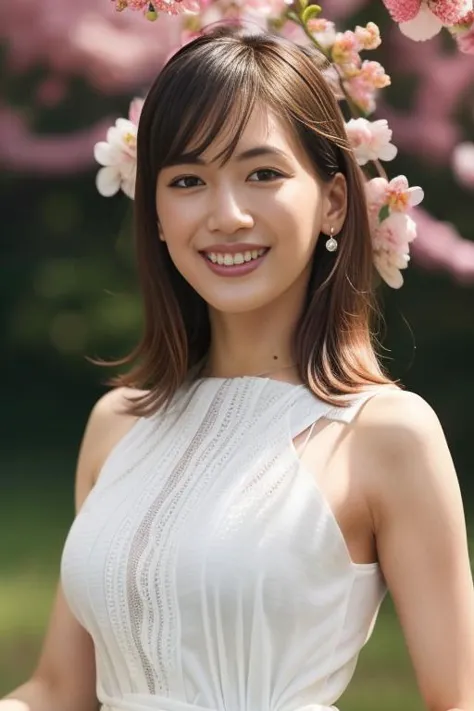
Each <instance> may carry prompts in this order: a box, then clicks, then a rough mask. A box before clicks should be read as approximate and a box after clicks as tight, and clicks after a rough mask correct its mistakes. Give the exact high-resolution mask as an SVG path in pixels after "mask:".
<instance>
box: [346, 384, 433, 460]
mask: <svg viewBox="0 0 474 711" xmlns="http://www.w3.org/2000/svg"><path fill="white" fill-rule="evenodd" d="M357 427H358V429H359V430H360V431H361V433H363V434H365V436H368V437H371V438H373V444H374V445H376V446H377V447H378V448H381V449H382V450H385V451H387V452H389V451H390V450H392V449H394V450H398V448H399V447H400V446H402V445H405V446H407V445H408V446H410V445H411V446H414V445H416V444H418V445H421V444H427V443H428V442H429V441H430V440H432V438H433V437H438V436H439V434H440V432H442V428H441V424H440V421H439V419H438V416H437V414H436V412H435V411H434V409H433V408H432V407H431V405H430V404H429V403H428V402H427V401H426V400H424V399H423V398H422V397H421V396H420V395H417V394H416V393H413V392H409V391H406V390H400V389H397V388H392V387H387V388H383V389H382V390H381V391H379V392H378V393H377V394H376V395H375V396H373V397H371V398H370V399H369V400H368V401H367V402H366V404H365V405H364V407H363V408H362V409H361V412H360V414H359V417H358V418H357Z"/></svg>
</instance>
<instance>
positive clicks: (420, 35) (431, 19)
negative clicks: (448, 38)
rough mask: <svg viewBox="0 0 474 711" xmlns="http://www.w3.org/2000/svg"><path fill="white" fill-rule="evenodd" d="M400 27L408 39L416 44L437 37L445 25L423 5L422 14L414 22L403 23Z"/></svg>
mask: <svg viewBox="0 0 474 711" xmlns="http://www.w3.org/2000/svg"><path fill="white" fill-rule="evenodd" d="M399 27H400V30H401V31H402V33H403V34H404V35H405V36H406V37H409V38H410V39H412V40H415V41H416V42H423V41H424V40H428V39H431V38H432V37H434V36H435V35H437V34H438V32H439V31H440V30H441V28H442V27H443V23H442V22H441V20H439V19H438V18H437V17H436V15H433V13H432V12H431V10H430V9H429V8H428V7H427V6H426V5H422V6H421V8H420V12H419V13H418V15H417V16H416V17H415V18H414V19H413V20H408V22H401V23H400V25H399Z"/></svg>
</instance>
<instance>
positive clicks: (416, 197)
mask: <svg viewBox="0 0 474 711" xmlns="http://www.w3.org/2000/svg"><path fill="white" fill-rule="evenodd" d="M386 195H387V197H386V201H387V205H388V206H389V207H390V210H394V211H396V212H406V210H407V209H408V208H409V207H414V206H415V205H419V204H420V202H421V201H422V200H423V197H424V193H423V190H422V189H421V188H420V187H418V186H415V187H412V188H410V187H408V180H407V178H406V177H405V176H404V175H398V176H397V177H396V178H392V180H391V181H390V182H389V183H388V184H387V192H386Z"/></svg>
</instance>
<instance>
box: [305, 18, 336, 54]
mask: <svg viewBox="0 0 474 711" xmlns="http://www.w3.org/2000/svg"><path fill="white" fill-rule="evenodd" d="M308 29H309V31H310V32H311V34H312V35H313V36H314V39H315V40H316V42H317V43H318V44H319V45H320V46H321V47H322V48H323V49H330V48H331V47H332V46H333V44H334V42H335V41H336V37H337V32H336V27H335V25H334V22H330V21H329V20H325V19H324V18H322V17H321V18H320V17H317V18H313V19H312V20H309V22H308Z"/></svg>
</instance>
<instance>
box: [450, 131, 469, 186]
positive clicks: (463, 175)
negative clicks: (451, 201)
mask: <svg viewBox="0 0 474 711" xmlns="http://www.w3.org/2000/svg"><path fill="white" fill-rule="evenodd" d="M452 165H453V170H454V173H455V175H456V177H457V179H458V180H459V182H460V183H461V184H462V185H464V186H465V187H467V188H471V189H472V188H474V143H470V142H465V143H460V144H459V145H458V146H456V148H455V149H454V151H453V158H452Z"/></svg>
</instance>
